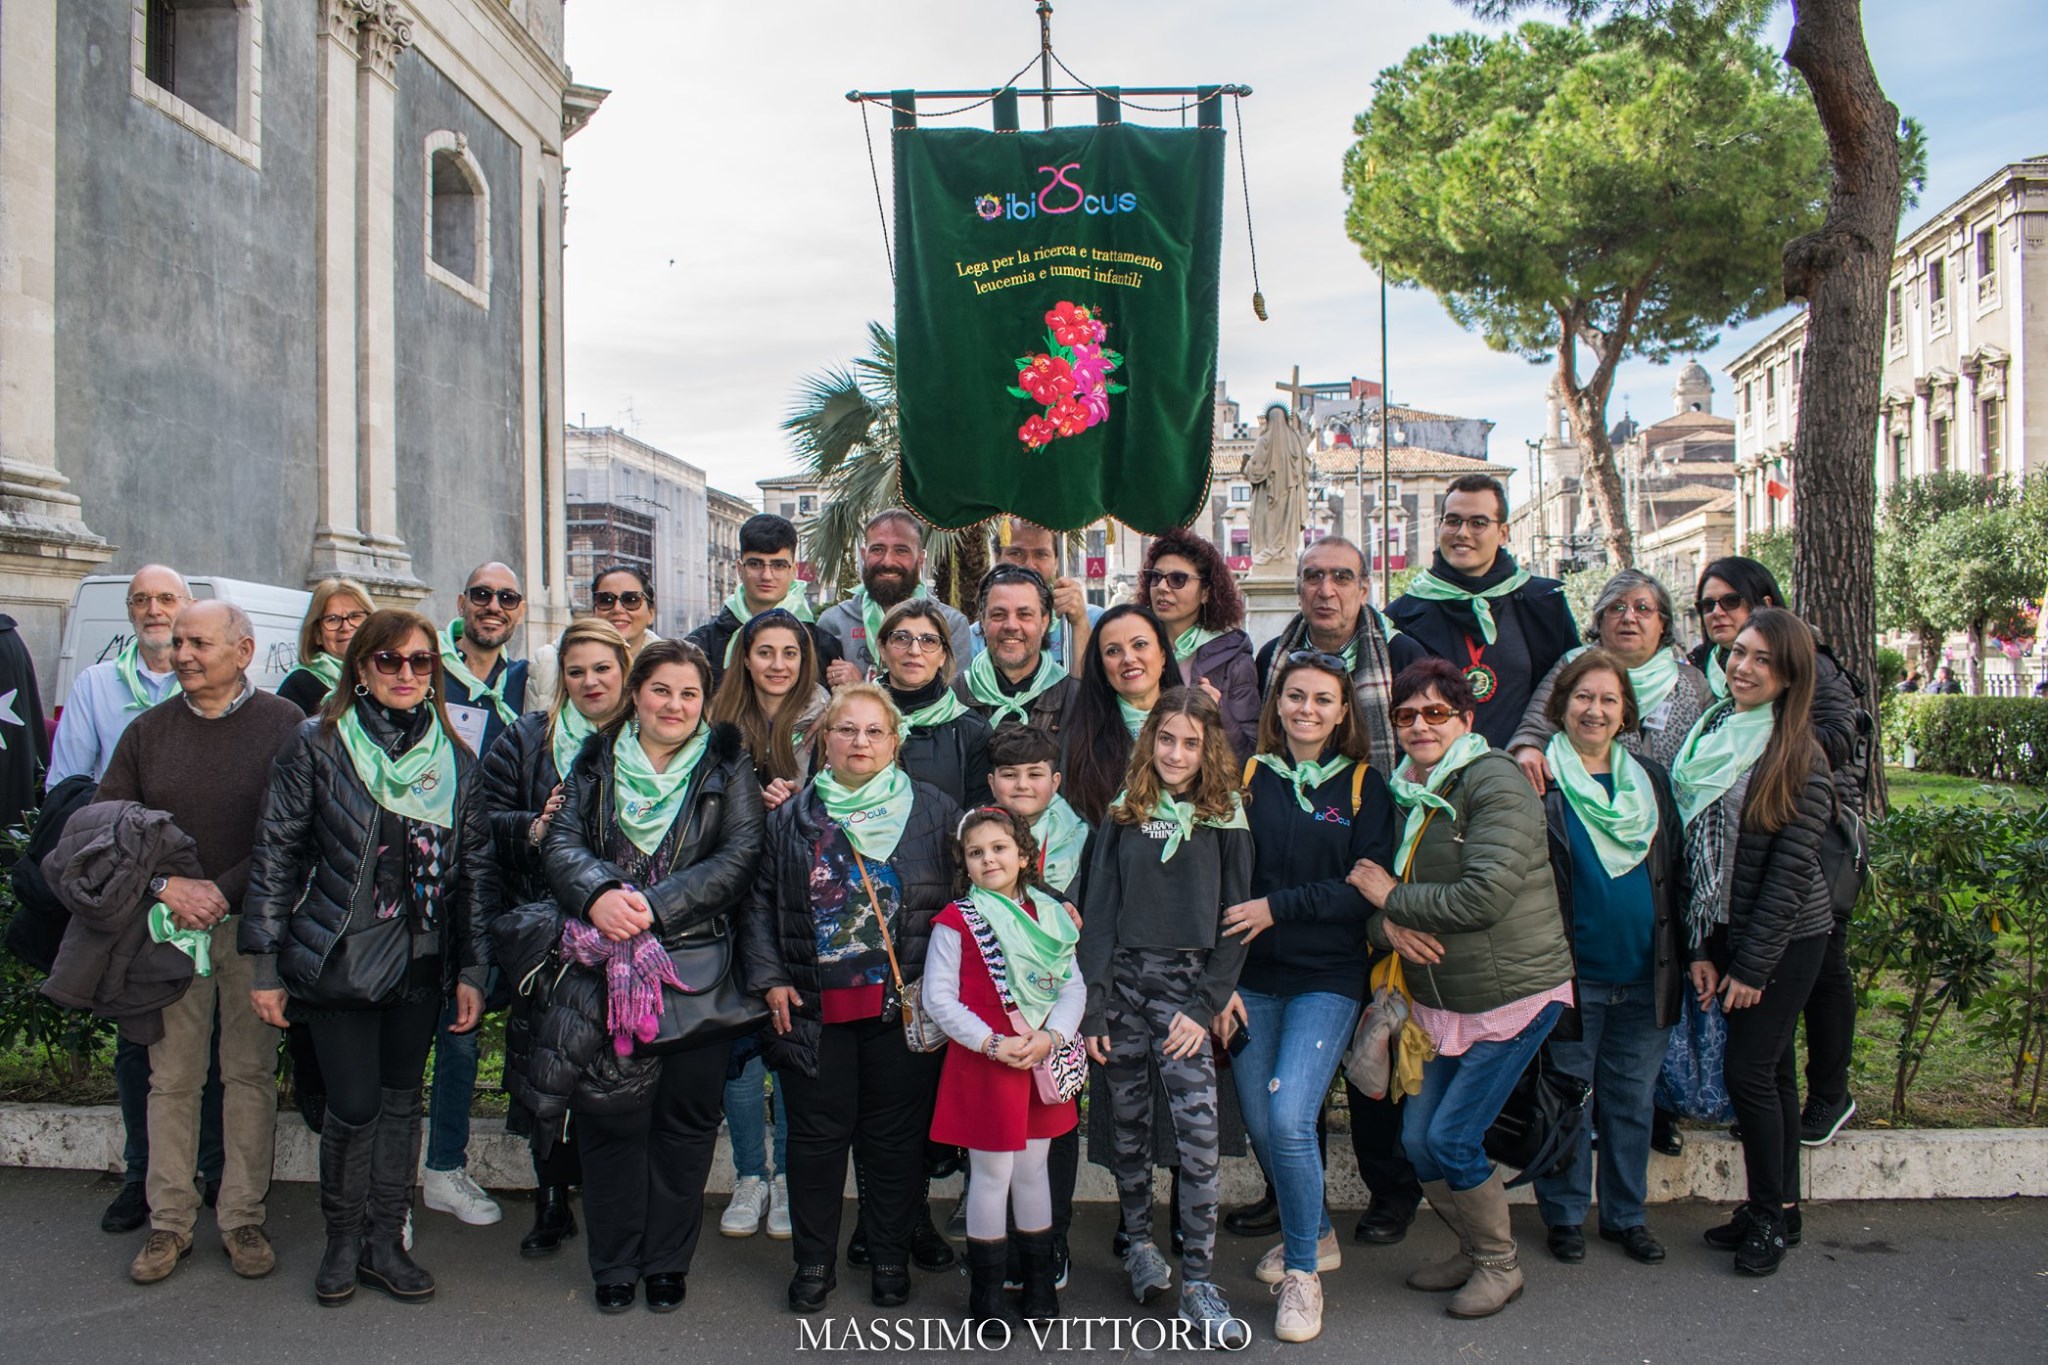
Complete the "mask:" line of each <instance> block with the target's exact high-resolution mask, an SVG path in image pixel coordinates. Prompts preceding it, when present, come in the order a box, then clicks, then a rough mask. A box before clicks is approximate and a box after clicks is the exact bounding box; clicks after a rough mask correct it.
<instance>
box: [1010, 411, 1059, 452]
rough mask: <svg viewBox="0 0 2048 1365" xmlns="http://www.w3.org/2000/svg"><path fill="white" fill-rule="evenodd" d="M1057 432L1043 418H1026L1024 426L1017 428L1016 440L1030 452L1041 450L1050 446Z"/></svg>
mask: <svg viewBox="0 0 2048 1365" xmlns="http://www.w3.org/2000/svg"><path fill="white" fill-rule="evenodd" d="M1058 435H1059V432H1058V431H1056V430H1054V428H1053V424H1052V423H1050V422H1048V421H1046V420H1045V419H1044V418H1043V417H1027V418H1025V419H1024V425H1023V426H1021V427H1018V428H1017V439H1018V440H1020V441H1022V442H1023V443H1024V444H1025V445H1026V446H1028V447H1029V448H1030V449H1032V450H1042V449H1044V448H1045V447H1046V446H1049V445H1051V444H1052V441H1053V438H1054V437H1055V436H1058Z"/></svg>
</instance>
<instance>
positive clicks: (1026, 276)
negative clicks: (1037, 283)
mask: <svg viewBox="0 0 2048 1365" xmlns="http://www.w3.org/2000/svg"><path fill="white" fill-rule="evenodd" d="M1032 278H1033V277H1032V273H1031V272H1030V271H1028V270H1026V271H1024V272H1023V273H1022V274H1018V275H1003V276H1000V277H998V278H996V279H993V280H976V281H975V282H974V292H975V293H977V294H987V293H991V292H993V291H995V290H997V289H1009V288H1011V287H1012V286H1014V285H1019V284H1030V283H1031V282H1032Z"/></svg>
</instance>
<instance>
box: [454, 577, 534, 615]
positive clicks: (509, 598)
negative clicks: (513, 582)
mask: <svg viewBox="0 0 2048 1365" xmlns="http://www.w3.org/2000/svg"><path fill="white" fill-rule="evenodd" d="M462 595H463V596H464V597H467V598H468V599H469V604H470V605H471V606H473V607H488V606H489V605H491V599H492V598H493V597H495V598H497V599H498V605H499V606H501V607H503V608H504V609H505V610H506V611H512V610H514V609H515V608H517V607H518V605H519V604H520V603H521V602H524V601H525V600H526V594H525V593H523V592H521V591H519V589H517V588H486V587H484V586H482V585H481V584H479V585H478V586H476V587H474V588H464V589H463V590H462Z"/></svg>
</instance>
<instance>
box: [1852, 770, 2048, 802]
mask: <svg viewBox="0 0 2048 1365" xmlns="http://www.w3.org/2000/svg"><path fill="white" fill-rule="evenodd" d="M1884 781H1885V790H1886V793H1887V795H1888V797H1889V799H1890V801H1891V804H1892V805H1893V806H1895V807H1896V806H1920V805H1946V806H1955V805H1965V804H1970V805H1986V806H1988V805H1991V804H1993V803H1995V802H1997V801H1998V800H1999V799H2000V798H2001V797H2003V796H2008V795H2009V796H2011V797H2012V798H2013V799H2014V800H2015V801H2017V802H2019V803H2020V804H2021V805H2023V806H2038V805H2040V804H2041V803H2042V802H2043V801H2044V800H2048V792H2044V791H2042V790H2041V789H2040V788H2038V787H2015V786H2008V785H2005V784H2002V783H1993V782H1981V781H1979V780H1978V779H1976V778H1974V777H1956V776H1954V775H1952V774H1949V773H1931V772H1924V771H1921V770H1919V769H1913V768H1901V767H1898V766H1896V765H1893V764H1889V763H1888V764H1886V765H1885V770H1884Z"/></svg>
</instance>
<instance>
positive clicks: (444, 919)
mask: <svg viewBox="0 0 2048 1365" xmlns="http://www.w3.org/2000/svg"><path fill="white" fill-rule="evenodd" d="M356 714H357V716H358V717H359V718H360V719H361V721H362V724H363V729H364V731H365V732H366V733H368V735H369V736H370V739H371V740H372V741H373V742H374V743H376V744H377V745H379V746H380V747H382V748H384V749H385V750H386V751H387V752H396V753H403V752H404V751H405V749H406V748H408V747H410V745H409V743H408V741H407V739H406V736H405V735H404V734H402V733H401V732H400V730H399V728H398V725H397V724H396V723H395V722H394V721H393V720H392V719H391V718H390V717H389V716H388V715H386V713H385V712H384V711H383V709H382V708H380V707H377V706H373V705H370V704H368V703H367V702H358V703H357V704H356ZM413 737H414V738H415V739H416V738H417V737H418V734H417V733H415V734H414V736H413ZM455 783H456V797H455V825H454V828H453V829H452V830H451V831H450V834H451V839H452V846H451V847H450V848H449V849H448V850H447V859H446V865H445V866H446V870H445V872H444V874H443V876H444V884H443V887H442V897H441V909H442V915H441V935H442V938H441V946H442V955H441V957H442V964H443V970H444V973H445V981H444V986H445V988H446V989H447V990H448V991H449V992H451V993H452V992H453V991H454V988H455V979H456V976H457V974H458V973H459V974H461V975H462V976H463V977H464V978H465V979H466V980H468V981H469V982H470V984H472V985H475V986H477V987H479V988H481V987H482V985H483V981H484V977H485V974H486V971H487V969H488V968H489V967H490V965H491V961H492V957H491V940H490V919H491V916H492V915H494V914H495V913H496V912H497V909H498V905H499V901H498V864H497V860H496V859H495V858H494V857H493V856H492V849H491V827H490V819H489V817H488V815H487V814H486V813H485V810H484V803H483V793H482V790H481V784H480V783H479V782H478V780H477V766H476V760H475V759H474V758H472V757H470V754H469V751H468V750H467V749H465V748H464V747H463V746H462V745H460V744H457V745H456V746H455ZM380 811H381V807H379V806H378V804H377V802H376V800H375V798H373V797H372V796H371V795H370V792H369V789H368V788H366V787H365V786H363V783H362V779H361V778H359V777H357V776H356V770H355V765H354V764H353V763H352V762H350V761H349V756H348V751H347V750H346V749H345V748H343V747H342V742H341V736H340V735H339V734H338V733H336V731H335V729H334V728H333V727H332V726H329V725H326V724H324V723H323V722H322V721H320V720H317V719H315V720H309V721H307V722H305V724H303V725H301V726H300V727H299V729H298V733H296V734H295V735H293V736H292V738H291V740H290V741H289V742H288V743H286V745H285V747H284V752H282V753H280V754H279V755H278V756H277V765H276V767H274V768H273V769H272V770H271V774H270V790H269V791H268V792H267V793H265V795H264V798H263V818H262V822H261V823H260V824H259V825H258V826H257V829H256V847H255V850H254V851H253V852H252V853H251V854H250V857H249V890H248V892H247V894H246V895H245V897H244V898H243V901H242V927H241V930H240V932H239V934H238V935H237V938H236V942H237V944H238V946H239V947H240V949H241V951H243V952H245V953H259V954H261V953H274V954H276V955H277V974H278V976H279V977H280V978H281V979H282V980H283V982H284V985H285V989H286V990H288V991H291V992H292V993H293V994H295V995H299V994H304V993H308V992H309V991H310V990H311V989H312V988H313V987H315V985H316V983H317V987H318V994H319V996H320V997H321V998H323V999H325V1000H330V1001H331V1000H338V999H358V1003H360V1004H361V1005H364V1006H368V1005H371V1004H373V1003H375V1002H374V1001H373V1000H372V999H371V998H370V997H371V995H372V992H371V991H370V990H369V989H368V988H367V987H365V988H364V989H363V990H362V991H361V992H360V995H359V996H358V993H357V992H356V991H355V987H356V986H357V985H358V984H359V983H355V982H351V981H347V980H325V979H323V978H322V973H323V971H324V970H325V969H326V968H327V965H328V961H329V959H330V958H332V957H334V955H335V954H334V949H335V946H336V945H337V944H338V943H340V941H341V939H342V936H343V935H345V934H355V933H360V932H362V931H363V930H365V929H368V928H370V927H372V926H373V925H374V924H375V922H376V913H375V904H374V902H375V900H376V894H377V885H376V875H375V873H376V869H375V858H376V841H377V835H378V829H379V825H380V824H381V819H380ZM341 960H343V961H353V960H354V959H352V958H350V957H349V955H347V954H343V955H341Z"/></svg>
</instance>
